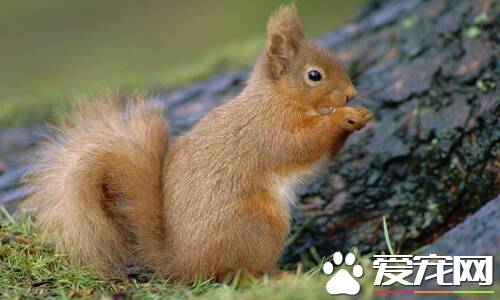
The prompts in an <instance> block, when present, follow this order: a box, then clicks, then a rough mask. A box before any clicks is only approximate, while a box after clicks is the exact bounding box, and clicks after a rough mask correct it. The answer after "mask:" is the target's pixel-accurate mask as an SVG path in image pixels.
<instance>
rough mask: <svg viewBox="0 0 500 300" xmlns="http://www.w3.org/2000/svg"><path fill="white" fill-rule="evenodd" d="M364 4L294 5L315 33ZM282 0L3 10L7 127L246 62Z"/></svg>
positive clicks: (319, 1)
mask: <svg viewBox="0 0 500 300" xmlns="http://www.w3.org/2000/svg"><path fill="white" fill-rule="evenodd" d="M362 2H363V1H362V0H344V1H342V0H329V1H325V0H309V1H305V0H304V1H296V4H297V7H298V9H299V14H300V16H301V18H302V20H303V22H304V25H305V29H306V32H307V34H308V35H309V36H313V37H314V36H318V35H321V34H323V33H325V32H327V31H332V30H334V29H335V28H337V27H339V26H340V25H342V24H344V23H345V22H346V21H347V20H348V19H349V18H350V17H351V16H352V15H353V14H354V13H355V10H356V8H357V7H358V6H359V5H360V4H361V3H362ZM284 3H287V2H284V1H280V0H259V1H230V0H220V1H195V0H189V1H168V0H164V1H158V0H150V1H116V0H115V1H102V0H101V1H99V0H46V1H33V0H32V1H28V0H16V1H1V3H0V41H1V46H0V126H7V125H13V124H18V123H26V122H33V121H38V120H40V119H44V118H46V117H47V116H48V115H50V113H51V112H53V108H54V107H58V106H64V104H65V103H68V102H69V101H70V100H71V99H72V98H73V95H76V94H82V93H88V92H90V91H93V90H95V89H97V88H100V87H109V86H111V87H130V88H134V87H137V88H148V87H151V86H156V87H164V88H169V87H175V86H178V85H182V84H185V83H187V82H190V81H193V80H197V79H200V78H203V77H206V76H208V75H210V74H213V73H216V72H220V71H223V70H227V69H231V68H236V67H239V66H242V65H245V64H247V63H249V62H251V61H252V60H253V58H255V56H256V55H257V53H258V51H259V49H260V47H261V46H262V43H263V41H264V38H265V24H266V21H267V18H268V17H269V15H270V13H271V12H272V11H274V10H275V9H276V8H278V7H279V6H280V5H281V4H284Z"/></svg>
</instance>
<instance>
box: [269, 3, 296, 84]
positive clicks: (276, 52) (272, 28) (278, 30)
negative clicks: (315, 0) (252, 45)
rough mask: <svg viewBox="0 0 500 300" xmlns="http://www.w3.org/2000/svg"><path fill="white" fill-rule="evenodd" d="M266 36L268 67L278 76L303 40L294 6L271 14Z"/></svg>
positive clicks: (284, 7) (285, 7)
mask: <svg viewBox="0 0 500 300" xmlns="http://www.w3.org/2000/svg"><path fill="white" fill-rule="evenodd" d="M267 36H268V37H267V56H268V60H269V63H270V64H269V66H270V67H271V68H272V70H271V71H272V72H273V73H274V74H275V75H280V74H281V73H282V72H283V70H284V69H285V68H286V65H287V63H289V62H290V61H291V60H292V59H293V56H294V55H295V53H296V52H297V49H298V47H299V44H300V41H301V40H303V39H304V38H305V35H304V30H303V28H302V23H301V22H300V19H299V16H298V15H297V8H296V7H295V5H294V4H292V5H290V6H283V7H281V8H280V9H278V10H277V11H276V12H275V13H273V15H272V16H271V17H270V18H269V22H268V23H267Z"/></svg>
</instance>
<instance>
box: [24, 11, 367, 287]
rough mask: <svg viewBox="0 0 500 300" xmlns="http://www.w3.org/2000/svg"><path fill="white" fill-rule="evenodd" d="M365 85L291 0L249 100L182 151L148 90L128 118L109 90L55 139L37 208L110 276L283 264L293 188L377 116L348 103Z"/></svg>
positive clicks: (41, 165) (226, 107)
mask: <svg viewBox="0 0 500 300" xmlns="http://www.w3.org/2000/svg"><path fill="white" fill-rule="evenodd" d="M311 68H312V69H318V70H321V72H322V76H323V79H322V81H321V82H320V83H314V82H309V81H308V79H307V77H306V75H305V74H307V70H309V69H311ZM355 93H356V91H355V89H354V87H353V86H352V84H351V82H350V80H349V78H348V76H347V75H346V73H345V72H344V70H343V69H342V67H341V66H340V64H339V63H338V62H337V60H336V58H335V57H334V56H333V55H332V54H330V53H329V52H328V51H327V50H325V49H323V48H321V47H319V46H318V45H316V44H314V43H313V42H311V41H309V40H307V39H306V38H305V36H304V33H303V30H302V24H301V23H300V20H299V18H298V16H297V14H296V9H295V7H294V6H292V7H284V8H281V9H280V10H279V11H277V12H276V13H275V14H273V15H272V16H271V19H270V21H269V24H268V42H267V45H266V47H265V49H264V51H263V52H262V54H261V56H260V57H259V59H258V61H257V63H256V65H255V67H254V69H253V71H252V73H251V75H250V78H249V80H248V83H247V86H246V87H245V89H244V90H243V91H242V92H241V94H240V95H238V96H237V97H236V98H234V99H232V100H230V101H228V102H226V103H225V104H223V105H222V106H220V107H218V108H216V109H215V110H213V111H212V112H209V113H208V114H207V115H206V116H205V117H203V118H202V119H201V120H200V121H199V122H198V124H196V126H195V127H194V128H193V129H191V130H190V131H189V132H187V133H185V134H184V135H182V136H180V137H179V138H177V139H176V140H175V141H174V143H172V144H171V145H169V146H168V149H167V136H168V134H167V126H166V123H165V120H164V119H163V117H162V112H161V109H158V108H156V109H155V108H151V107H149V106H148V104H147V103H146V102H144V101H143V100H142V98H145V97H143V96H137V95H136V96H135V101H132V102H131V104H130V105H129V106H128V108H127V110H126V111H127V112H126V113H125V114H122V113H120V112H121V108H120V107H119V106H118V105H116V102H117V101H116V100H113V99H116V98H117V97H118V96H117V95H116V94H112V93H108V94H106V95H104V96H101V98H100V99H97V101H95V102H93V104H91V105H88V104H87V105H86V106H87V107H90V108H89V109H86V110H85V111H83V112H81V113H77V115H76V117H75V124H73V125H66V126H63V127H61V129H60V130H59V134H58V135H57V137H56V138H55V139H53V140H52V141H49V142H48V143H46V144H45V145H43V146H42V147H41V149H40V151H39V156H38V159H37V163H36V164H35V166H34V167H33V168H32V171H31V172H30V174H29V176H28V177H27V179H26V181H27V184H28V185H29V186H30V187H31V188H32V189H33V191H34V193H33V195H32V196H31V197H30V199H28V202H27V203H26V206H25V207H26V208H27V209H30V210H32V211H34V213H35V214H36V216H37V221H38V223H39V224H40V226H41V228H42V230H43V232H44V233H45V235H46V236H49V237H52V239H51V240H53V241H54V242H55V244H56V246H57V249H58V250H60V251H63V252H66V253H69V255H70V258H71V259H72V261H73V262H75V263H76V264H78V265H81V266H87V267H90V268H91V269H92V270H95V271H97V272H99V273H101V274H110V273H114V272H115V271H116V270H118V268H119V267H120V266H122V265H123V264H125V263H127V262H139V263H146V264H150V265H152V266H154V267H156V268H158V269H159V270H160V271H161V272H162V273H163V274H164V275H165V276H169V277H172V278H179V279H186V280H194V279H195V278H197V277H202V278H208V277H215V278H223V277H224V276H225V275H228V274H234V272H236V271H237V270H241V269H243V270H246V271H248V272H250V273H254V274H262V273H264V272H269V271H271V270H272V269H273V267H274V264H275V263H276V261H277V260H278V259H279V255H280V253H281V250H282V247H283V244H284V241H285V239H286V237H287V235H288V233H289V228H290V205H291V204H292V203H293V190H294V189H295V188H296V186H297V185H299V184H301V183H302V182H304V181H306V180H308V179H309V178H310V177H311V176H313V175H314V174H315V173H317V172H318V171H320V170H321V168H322V167H323V166H324V165H325V159H326V158H327V157H328V156H334V155H336V154H337V152H338V151H339V150H340V148H341V147H342V145H343V143H344V141H345V139H346V138H347V137H348V136H349V134H351V133H352V132H353V131H355V130H359V129H361V128H362V127H363V126H364V124H365V123H366V122H367V121H368V120H369V119H370V118H371V114H370V113H369V112H368V111H367V110H366V109H364V108H361V107H357V108H353V107H345V106H344V105H345V104H346V102H347V101H349V100H350V99H352V98H353V97H354V96H355ZM324 106H329V107H332V108H335V110H334V111H333V112H332V113H329V114H328V113H326V114H325V113H321V112H320V110H321V108H322V107H324ZM132 258H135V259H132Z"/></svg>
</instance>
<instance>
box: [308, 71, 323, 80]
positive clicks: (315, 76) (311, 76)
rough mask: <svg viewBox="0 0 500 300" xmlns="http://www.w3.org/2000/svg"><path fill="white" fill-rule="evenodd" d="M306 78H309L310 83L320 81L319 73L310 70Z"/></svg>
mask: <svg viewBox="0 0 500 300" xmlns="http://www.w3.org/2000/svg"><path fill="white" fill-rule="evenodd" d="M307 77H309V79H311V80H312V81H320V80H321V73H320V72H319V71H316V70H312V71H309V73H307Z"/></svg>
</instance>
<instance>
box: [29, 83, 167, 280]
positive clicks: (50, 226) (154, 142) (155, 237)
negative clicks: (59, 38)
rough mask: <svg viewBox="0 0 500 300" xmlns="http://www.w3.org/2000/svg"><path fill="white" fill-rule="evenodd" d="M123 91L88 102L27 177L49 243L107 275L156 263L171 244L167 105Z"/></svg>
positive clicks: (33, 205) (40, 155)
mask: <svg viewBox="0 0 500 300" xmlns="http://www.w3.org/2000/svg"><path fill="white" fill-rule="evenodd" d="M119 98H120V97H119V95H118V93H115V92H107V93H104V94H101V95H100V96H98V97H97V99H95V100H93V101H85V102H80V103H79V105H78V106H77V108H76V109H75V113H74V115H73V120H72V123H71V124H65V125H62V126H61V127H58V128H56V129H55V130H56V135H55V137H53V138H52V139H50V140H48V141H47V142H46V143H44V144H43V145H42V146H41V147H40V149H39V151H38V155H37V157H36V159H35V162H34V165H33V166H32V168H31V170H30V171H29V172H28V174H27V176H26V177H25V182H26V184H27V185H28V187H29V188H31V189H32V195H31V196H30V197H29V198H28V199H27V201H26V202H25V204H24V208H25V210H28V211H31V212H33V213H34V215H35V220H36V223H37V224H38V225H39V226H40V228H41V230H42V236H43V237H44V238H48V239H49V240H50V241H51V242H53V243H54V244H55V246H56V250H57V251H61V252H64V253H67V254H68V255H69V258H70V260H71V261H72V262H73V263H74V264H77V265H79V266H83V267H87V268H89V269H91V270H92V271H95V272H98V273H100V274H112V273H114V272H116V271H117V270H118V268H119V267H121V266H122V265H123V264H125V263H129V262H131V263H133V262H134V260H131V258H136V259H137V257H138V256H139V257H140V259H141V260H142V261H146V262H154V257H155V254H156V253H158V252H159V251H161V248H162V245H163V244H162V240H163V238H164V229H163V224H164V223H163V192H162V168H163V160H164V157H165V154H166V151H167V139H168V128H167V124H166V120H165V119H164V116H163V109H162V108H161V106H160V105H159V103H155V102H145V100H144V99H145V98H146V97H145V96H141V95H139V94H134V95H133V96H131V97H130V99H128V101H127V105H125V107H124V108H123V109H122V107H121V106H120V105H119V103H120V101H119Z"/></svg>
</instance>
